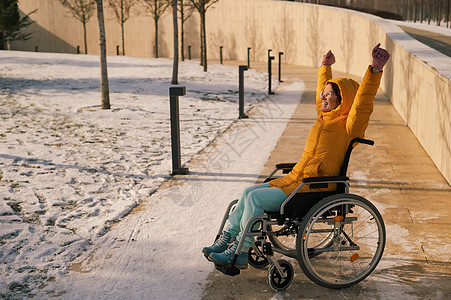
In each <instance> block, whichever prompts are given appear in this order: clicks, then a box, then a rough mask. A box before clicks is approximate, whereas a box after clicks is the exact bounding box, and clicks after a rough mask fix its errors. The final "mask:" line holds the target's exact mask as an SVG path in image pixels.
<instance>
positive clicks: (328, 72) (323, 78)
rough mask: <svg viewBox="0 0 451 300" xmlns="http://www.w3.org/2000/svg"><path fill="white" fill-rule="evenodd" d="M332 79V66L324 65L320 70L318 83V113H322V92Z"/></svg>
mask: <svg viewBox="0 0 451 300" xmlns="http://www.w3.org/2000/svg"><path fill="white" fill-rule="evenodd" d="M331 79H332V68H331V66H326V65H322V66H321V67H320V68H319V70H318V82H317V83H316V111H317V113H318V115H319V114H320V113H321V96H320V93H321V92H322V91H323V90H324V88H325V87H326V82H327V81H328V80H331Z"/></svg>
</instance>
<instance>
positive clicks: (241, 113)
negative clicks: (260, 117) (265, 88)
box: [238, 65, 249, 119]
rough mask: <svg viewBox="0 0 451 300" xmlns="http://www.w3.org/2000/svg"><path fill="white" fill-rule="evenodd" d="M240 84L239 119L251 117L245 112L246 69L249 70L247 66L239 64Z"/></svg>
mask: <svg viewBox="0 0 451 300" xmlns="http://www.w3.org/2000/svg"><path fill="white" fill-rule="evenodd" d="M238 69H239V84H238V99H239V101H238V102H239V119H245V118H249V117H248V116H247V115H246V114H245V113H244V71H247V70H248V67H247V66H244V65H243V66H239V67H238Z"/></svg>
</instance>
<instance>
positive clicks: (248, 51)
mask: <svg viewBox="0 0 451 300" xmlns="http://www.w3.org/2000/svg"><path fill="white" fill-rule="evenodd" d="M247 67H248V68H249V69H250V68H251V48H250V47H248V48H247Z"/></svg>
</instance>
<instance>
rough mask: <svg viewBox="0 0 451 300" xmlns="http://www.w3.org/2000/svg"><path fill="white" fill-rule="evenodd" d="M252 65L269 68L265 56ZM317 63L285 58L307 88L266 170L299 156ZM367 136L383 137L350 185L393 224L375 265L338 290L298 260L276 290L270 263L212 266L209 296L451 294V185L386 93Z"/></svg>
mask: <svg viewBox="0 0 451 300" xmlns="http://www.w3.org/2000/svg"><path fill="white" fill-rule="evenodd" d="M227 63H228V64H240V63H239V62H227ZM251 67H252V64H251ZM253 67H254V68H257V69H258V70H259V71H265V70H266V69H265V68H266V66H265V65H264V64H255V65H254V66H253ZM316 71H317V69H314V68H306V67H295V66H283V77H284V78H285V80H286V81H287V82H288V81H290V80H291V79H292V78H295V77H297V78H300V79H302V80H303V81H304V82H305V91H304V94H303V95H302V99H300V103H299V105H298V107H297V109H296V111H295V113H294V114H293V116H292V118H291V120H290V122H289V123H288V125H287V127H286V129H285V131H284V133H283V135H282V136H281V137H280V139H279V141H278V144H277V146H276V147H275V149H274V150H273V152H272V154H271V156H270V157H269V159H268V161H267V162H266V164H265V168H264V171H263V172H262V174H261V176H260V178H263V177H265V176H266V175H267V174H268V173H269V172H270V170H272V169H273V166H274V165H275V163H278V162H295V161H297V160H298V159H299V158H300V155H301V153H302V149H303V146H304V143H305V140H306V137H307V134H308V131H309V130H310V128H311V126H312V125H313V122H314V120H315V115H316V112H315V105H314V93H315V86H316V78H317V75H316ZM362 75H363V73H362ZM334 76H335V77H341V76H344V74H340V73H338V72H335V73H334ZM284 78H282V79H284ZM354 78H355V77H354ZM283 84H285V83H283ZM276 94H277V92H276ZM366 137H367V138H370V139H373V140H374V141H375V142H376V144H375V146H374V147H369V146H366V145H361V146H359V147H358V148H356V150H355V151H354V152H353V156H352V158H351V163H350V169H349V174H348V175H350V177H351V180H352V186H351V193H355V194H359V195H361V196H363V197H365V198H367V199H369V200H370V201H372V202H373V203H374V204H375V205H376V206H377V207H378V209H379V210H380V211H381V213H382V215H383V218H384V221H385V224H386V230H387V243H386V249H385V253H384V256H383V258H382V261H381V262H380V264H379V266H378V268H377V269H376V270H375V272H373V274H372V275H370V276H369V277H368V278H367V279H366V280H365V281H363V282H361V283H360V284H358V285H356V286H354V287H351V288H348V289H344V290H339V291H335V290H329V289H325V288H322V287H319V286H317V285H316V284H314V283H312V282H311V281H310V280H309V279H308V278H307V277H306V276H305V275H304V274H303V273H302V271H301V270H300V268H299V266H298V264H297V262H296V261H294V260H293V261H292V263H293V265H294V266H295V272H296V275H295V278H294V281H293V283H292V284H291V286H290V287H289V288H288V289H287V290H286V291H284V292H278V293H276V292H273V291H272V290H271V288H270V287H269V285H268V284H267V283H266V275H267V271H266V270H257V269H253V268H252V267H251V268H250V269H248V270H244V271H243V272H242V273H241V274H240V275H239V276H236V277H229V276H225V275H223V274H222V273H219V272H218V271H213V272H212V273H211V274H210V276H209V281H210V282H209V285H208V288H207V289H206V293H205V296H204V299H311V298H322V299H326V298H332V297H333V298H334V299H348V298H351V299H357V298H358V299H376V298H377V299H381V298H382V299H383V298H393V297H396V298H399V299H406V298H407V299H426V298H427V299H450V298H451V244H450V243H449V242H450V241H451V220H450V216H451V187H450V186H449V184H448V183H447V182H446V180H445V179H444V178H443V176H442V175H441V174H440V172H439V171H438V169H437V168H436V167H435V165H434V163H433V162H432V160H431V159H430V158H429V157H428V155H427V154H426V152H425V151H424V149H423V148H422V147H421V145H420V144H419V142H418V141H417V139H416V138H415V136H414V135H413V134H412V132H411V131H410V129H409V128H408V127H407V126H406V124H405V123H404V122H403V120H402V119H401V117H400V116H399V114H398V113H397V112H396V110H395V109H394V107H393V106H392V105H391V103H390V102H389V100H388V99H387V97H386V96H385V95H384V94H383V93H379V94H378V95H377V97H376V100H375V110H374V113H373V115H372V117H371V121H370V125H369V128H368V130H367V132H366ZM225 201H226V200H225Z"/></svg>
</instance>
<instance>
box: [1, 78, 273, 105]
mask: <svg viewBox="0 0 451 300" xmlns="http://www.w3.org/2000/svg"><path fill="white" fill-rule="evenodd" d="M188 80H189V78H186V79H182V80H181V81H180V85H186V87H187V94H186V96H191V97H194V98H201V100H207V101H232V102H235V101H238V86H235V85H231V84H208V83H206V82H198V83H197V82H192V81H188ZM0 84H1V85H0V89H9V90H10V91H12V92H18V91H23V90H26V89H36V90H49V91H50V90H51V91H56V93H58V92H69V93H70V92H71V91H74V92H75V91H78V92H79V91H86V92H87V91H96V90H100V79H97V78H78V79H73V78H67V79H64V78H57V79H55V78H52V79H26V78H10V77H2V78H1V81H0ZM109 85H110V91H111V92H112V93H133V94H137V95H153V96H163V97H168V98H169V92H168V89H169V87H170V86H171V79H170V78H168V79H150V78H145V77H142V78H129V77H110V78H109ZM143 87H145V88H143ZM252 94H254V95H255V94H262V95H263V94H264V92H262V91H260V90H256V89H252V88H246V90H245V97H246V96H248V97H249V95H252ZM219 95H221V96H223V95H225V96H224V97H218V96H219ZM235 98H236V99H235ZM223 99H225V100H223Z"/></svg>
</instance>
